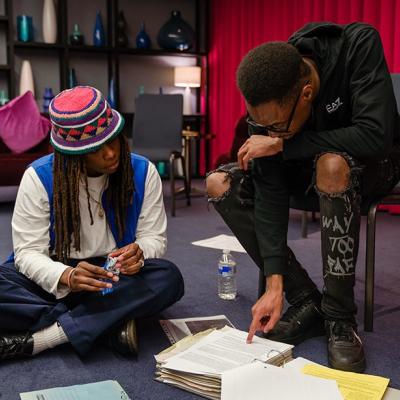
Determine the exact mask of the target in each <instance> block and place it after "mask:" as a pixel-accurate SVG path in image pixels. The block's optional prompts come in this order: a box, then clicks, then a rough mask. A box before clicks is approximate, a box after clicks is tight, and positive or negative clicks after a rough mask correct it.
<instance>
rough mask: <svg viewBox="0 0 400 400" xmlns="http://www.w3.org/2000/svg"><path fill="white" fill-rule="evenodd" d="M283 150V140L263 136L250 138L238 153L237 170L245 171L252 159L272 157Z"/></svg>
mask: <svg viewBox="0 0 400 400" xmlns="http://www.w3.org/2000/svg"><path fill="white" fill-rule="evenodd" d="M282 149H283V140H282V139H280V138H273V137H270V136H264V135H253V136H250V137H249V138H248V139H247V140H246V141H245V142H244V144H243V145H242V147H241V148H240V149H239V151H238V163H239V168H241V169H244V170H245V171H246V170H247V166H248V163H249V161H250V160H252V159H253V158H259V157H267V156H274V155H275V154H278V153H279V152H281V151H282Z"/></svg>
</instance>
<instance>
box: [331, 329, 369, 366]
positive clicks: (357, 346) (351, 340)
mask: <svg viewBox="0 0 400 400" xmlns="http://www.w3.org/2000/svg"><path fill="white" fill-rule="evenodd" d="M326 332H327V336H328V364H329V366H330V367H332V368H335V369H340V370H343V371H351V372H364V370H365V356H364V350H363V345H362V342H361V339H360V338H359V336H358V335H357V328H356V327H355V326H354V325H353V324H352V323H351V322H346V321H326Z"/></svg>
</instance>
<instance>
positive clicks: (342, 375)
mask: <svg viewBox="0 0 400 400" xmlns="http://www.w3.org/2000/svg"><path fill="white" fill-rule="evenodd" d="M302 371H303V373H304V374H307V375H312V376H316V377H319V378H325V379H334V380H335V381H336V382H337V384H338V386H339V390H340V392H341V393H342V396H343V399H345V400H353V399H354V400H380V399H382V397H383V395H384V393H385V390H386V388H387V387H388V385H389V379H387V378H383V377H381V376H374V375H364V374H355V373H354V372H344V371H338V370H335V369H331V368H327V367H323V366H322V365H306V366H304V367H303V369H302Z"/></svg>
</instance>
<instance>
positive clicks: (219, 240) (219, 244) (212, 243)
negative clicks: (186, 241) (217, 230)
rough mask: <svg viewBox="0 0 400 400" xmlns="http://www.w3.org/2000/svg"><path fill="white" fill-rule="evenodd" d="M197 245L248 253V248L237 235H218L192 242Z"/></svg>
mask: <svg viewBox="0 0 400 400" xmlns="http://www.w3.org/2000/svg"><path fill="white" fill-rule="evenodd" d="M192 244H194V245H195V246H202V247H209V248H211V249H220V250H224V249H227V250H231V251H237V252H239V253H246V250H245V249H244V248H243V246H242V245H241V244H240V243H239V241H238V240H237V239H236V237H235V236H232V235H218V236H214V237H211V238H208V239H204V240H197V241H195V242H192Z"/></svg>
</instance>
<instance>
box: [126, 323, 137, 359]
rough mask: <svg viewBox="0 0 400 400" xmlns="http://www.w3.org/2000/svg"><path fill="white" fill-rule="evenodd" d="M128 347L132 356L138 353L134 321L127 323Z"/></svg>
mask: <svg viewBox="0 0 400 400" xmlns="http://www.w3.org/2000/svg"><path fill="white" fill-rule="evenodd" d="M127 331H128V346H129V350H130V351H131V352H132V354H135V355H136V354H137V353H138V339H137V333H136V323H135V320H134V319H131V320H130V321H128V329H127Z"/></svg>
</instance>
